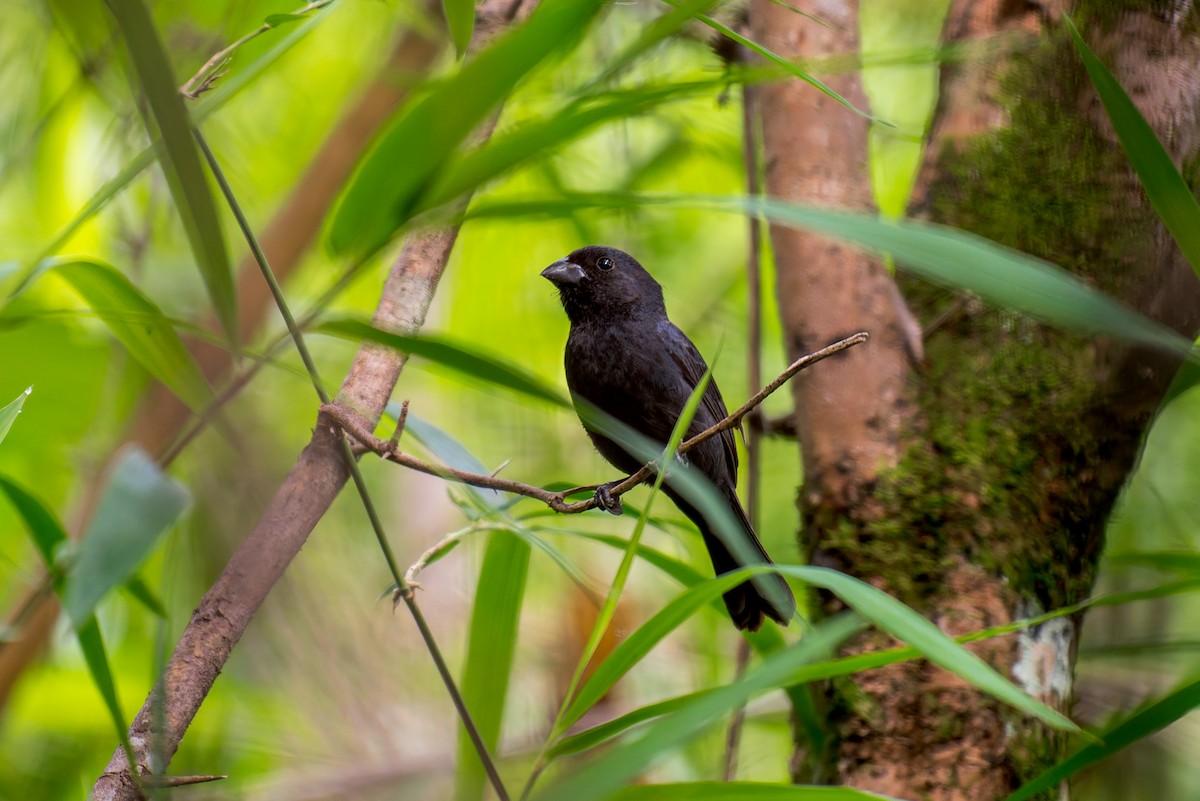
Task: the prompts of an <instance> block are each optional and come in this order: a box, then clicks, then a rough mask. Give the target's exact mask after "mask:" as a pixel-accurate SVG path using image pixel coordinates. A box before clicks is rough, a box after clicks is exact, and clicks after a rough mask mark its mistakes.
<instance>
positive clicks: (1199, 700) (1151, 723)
mask: <svg viewBox="0 0 1200 801" xmlns="http://www.w3.org/2000/svg"><path fill="white" fill-rule="evenodd" d="M1198 706H1200V681H1195V682H1192V683H1191V684H1187V685H1185V686H1183V687H1181V688H1180V689H1178V690H1176V691H1175V692H1173V693H1171V694H1169V695H1167V696H1166V697H1165V698H1160V699H1159V700H1157V701H1155V702H1154V703H1152V704H1150V705H1149V706H1147V707H1145V708H1144V709H1142V710H1141V711H1139V712H1135V713H1134V714H1133V715H1130V716H1129V717H1128V718H1126V719H1125V720H1124V721H1122V722H1121V723H1119V724H1117V725H1116V726H1113V727H1112V728H1110V729H1108V730H1107V731H1104V732H1100V733H1099V736H1098V741H1097V742H1094V743H1090V744H1088V745H1086V746H1084V747H1083V748H1082V749H1080V750H1079V751H1076V752H1075V753H1074V754H1072V755H1071V756H1069V757H1067V758H1066V759H1064V760H1062V761H1061V762H1059V763H1058V764H1057V765H1054V766H1053V767H1051V768H1050V769H1048V770H1046V771H1044V772H1043V773H1041V774H1040V775H1039V776H1038V777H1037V778H1035V779H1033V781H1031V782H1029V783H1028V784H1025V785H1024V786H1023V787H1021V788H1020V789H1019V790H1017V791H1016V792H1015V793H1013V794H1012V795H1010V796H1008V798H1007V799H1005V801H1025V799H1027V798H1034V797H1035V796H1037V795H1039V794H1041V793H1044V792H1046V791H1047V790H1050V789H1052V788H1056V787H1058V786H1059V785H1060V784H1061V783H1062V782H1063V781H1064V780H1066V779H1068V778H1070V777H1071V776H1074V775H1075V774H1076V773H1078V772H1079V771H1081V770H1083V769H1084V768H1086V767H1088V766H1089V765H1094V764H1096V763H1097V762H1100V761H1101V760H1104V759H1107V758H1108V757H1110V756H1112V755H1113V754H1115V753H1117V752H1118V751H1121V750H1123V749H1125V748H1127V747H1128V746H1130V745H1133V744H1134V743H1136V742H1138V741H1139V740H1143V739H1145V738H1147V737H1149V736H1150V735H1152V734H1154V733H1155V732H1158V731H1161V730H1162V729H1165V728H1166V727H1167V726H1170V725H1171V724H1172V723H1174V722H1175V721H1177V720H1179V719H1180V718H1181V717H1183V716H1184V715H1186V714H1188V713H1189V712H1191V711H1192V710H1194V709H1195V708H1196V707H1198Z"/></svg>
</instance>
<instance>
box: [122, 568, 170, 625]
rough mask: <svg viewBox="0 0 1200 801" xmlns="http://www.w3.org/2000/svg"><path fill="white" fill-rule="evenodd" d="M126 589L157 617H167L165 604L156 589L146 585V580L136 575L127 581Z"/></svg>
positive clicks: (164, 618)
mask: <svg viewBox="0 0 1200 801" xmlns="http://www.w3.org/2000/svg"><path fill="white" fill-rule="evenodd" d="M125 591H126V592H128V593H129V594H130V595H132V596H133V597H134V599H136V600H137V602H138V603H140V604H141V605H142V606H144V607H146V609H148V610H149V611H150V613H151V614H153V615H154V616H155V617H158V618H161V619H163V620H166V619H167V608H166V607H165V606H163V603H162V601H160V600H159V599H158V596H157V595H155V594H154V590H152V589H150V588H149V587H147V586H146V582H144V581H142V579H141V578H140V577H138V576H134V577H133V578H131V579H130V580H129V581H127V582H125Z"/></svg>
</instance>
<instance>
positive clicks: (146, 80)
mask: <svg viewBox="0 0 1200 801" xmlns="http://www.w3.org/2000/svg"><path fill="white" fill-rule="evenodd" d="M108 5H109V7H110V8H111V9H112V12H113V16H114V17H116V20H117V25H118V27H120V29H121V33H122V34H123V36H124V38H125V44H126V47H127V49H128V50H129V55H130V56H131V58H132V60H133V66H134V68H135V69H136V71H137V75H138V80H139V81H141V86H142V90H143V91H144V92H145V93H146V101H147V103H148V105H149V107H150V112H151V114H152V115H153V118H154V122H155V124H156V125H157V128H158V132H159V133H160V134H161V135H162V145H163V150H162V153H163V158H162V166H163V172H164V173H165V174H166V176H167V183H168V185H169V186H170V188H171V195H172V196H173V197H174V198H175V207H176V209H177V210H178V211H179V216H180V217H181V218H182V220H183V227H184V230H185V231H186V232H187V237H188V242H189V243H190V244H191V247H192V253H193V254H194V255H195V257H196V265H197V266H198V267H199V268H200V274H201V276H202V277H203V278H204V285H205V287H206V288H207V289H208V295H209V298H210V299H211V300H212V304H213V308H214V309H215V310H216V313H217V319H219V320H220V321H221V326H222V328H223V329H224V331H225V336H226V338H227V339H228V340H229V342H230V343H231V345H232V346H233V347H234V348H236V347H237V341H238V323H237V295H236V293H235V290H234V286H233V272H232V269H231V267H230V264H229V256H228V254H227V253H226V251H225V235H224V234H223V233H222V232H221V220H220V217H218V215H217V208H216V206H215V205H214V204H213V199H212V194H211V193H210V192H209V187H208V180H207V178H206V177H205V174H204V168H203V167H202V166H201V164H200V156H199V154H198V153H197V152H196V143H195V142H194V141H193V139H192V122H191V120H190V119H189V117H188V111H187V108H186V107H185V106H184V103H183V96H182V95H180V94H179V91H178V89H177V88H176V87H177V82H176V80H175V74H174V72H173V71H172V69H171V62H170V60H169V59H168V58H167V53H166V50H165V49H164V48H163V44H162V41H161V40H160V39H159V36H158V31H157V30H155V28H154V21H153V20H152V19H151V17H150V12H149V11H148V10H147V8H146V6H145V4H144V3H143V2H142V0H108ZM139 107H141V106H140V104H139ZM147 127H148V128H152V127H153V126H150V125H149V120H147ZM150 136H151V138H153V136H154V132H153V130H151V133H150Z"/></svg>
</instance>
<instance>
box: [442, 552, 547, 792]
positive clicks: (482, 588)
mask: <svg viewBox="0 0 1200 801" xmlns="http://www.w3.org/2000/svg"><path fill="white" fill-rule="evenodd" d="M528 572H529V545H528V544H527V543H525V542H524V541H523V540H521V539H520V538H518V537H515V536H512V535H509V534H506V533H503V532H495V533H493V534H492V535H491V536H490V537H489V538H488V543H487V548H486V550H485V551H484V555H483V564H481V565H480V568H479V582H478V584H477V585H476V589H475V601H474V604H473V605H472V608H471V628H470V630H469V631H470V633H469V635H468V642H467V658H466V666H465V668H464V669H463V678H462V694H463V700H464V701H465V702H466V705H467V709H468V710H469V711H470V713H471V718H472V719H473V720H474V722H475V726H476V728H477V729H478V730H479V734H480V737H482V739H483V742H484V745H486V746H487V749H488V752H489V753H492V754H495V753H496V744H497V743H498V742H499V740H500V724H501V722H502V721H503V719H504V704H505V700H506V699H507V697H508V686H509V677H510V676H511V675H512V666H513V653H514V650H515V649H516V645H517V642H518V641H519V639H520V638H519V636H518V633H517V624H518V622H519V621H520V617H521V604H522V601H523V600H524V598H525V579H526V576H527V575H528ZM457 766H458V767H457V770H456V771H455V777H456V781H455V787H454V797H455V799H456V801H475V799H480V798H482V797H483V792H484V787H485V782H486V774H485V773H484V769H483V765H482V763H481V762H480V761H479V757H478V755H477V754H476V751H475V746H474V744H473V743H472V742H471V738H470V737H469V736H468V735H467V732H466V730H465V729H464V728H462V727H461V726H460V727H459V731H458V761H457Z"/></svg>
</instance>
